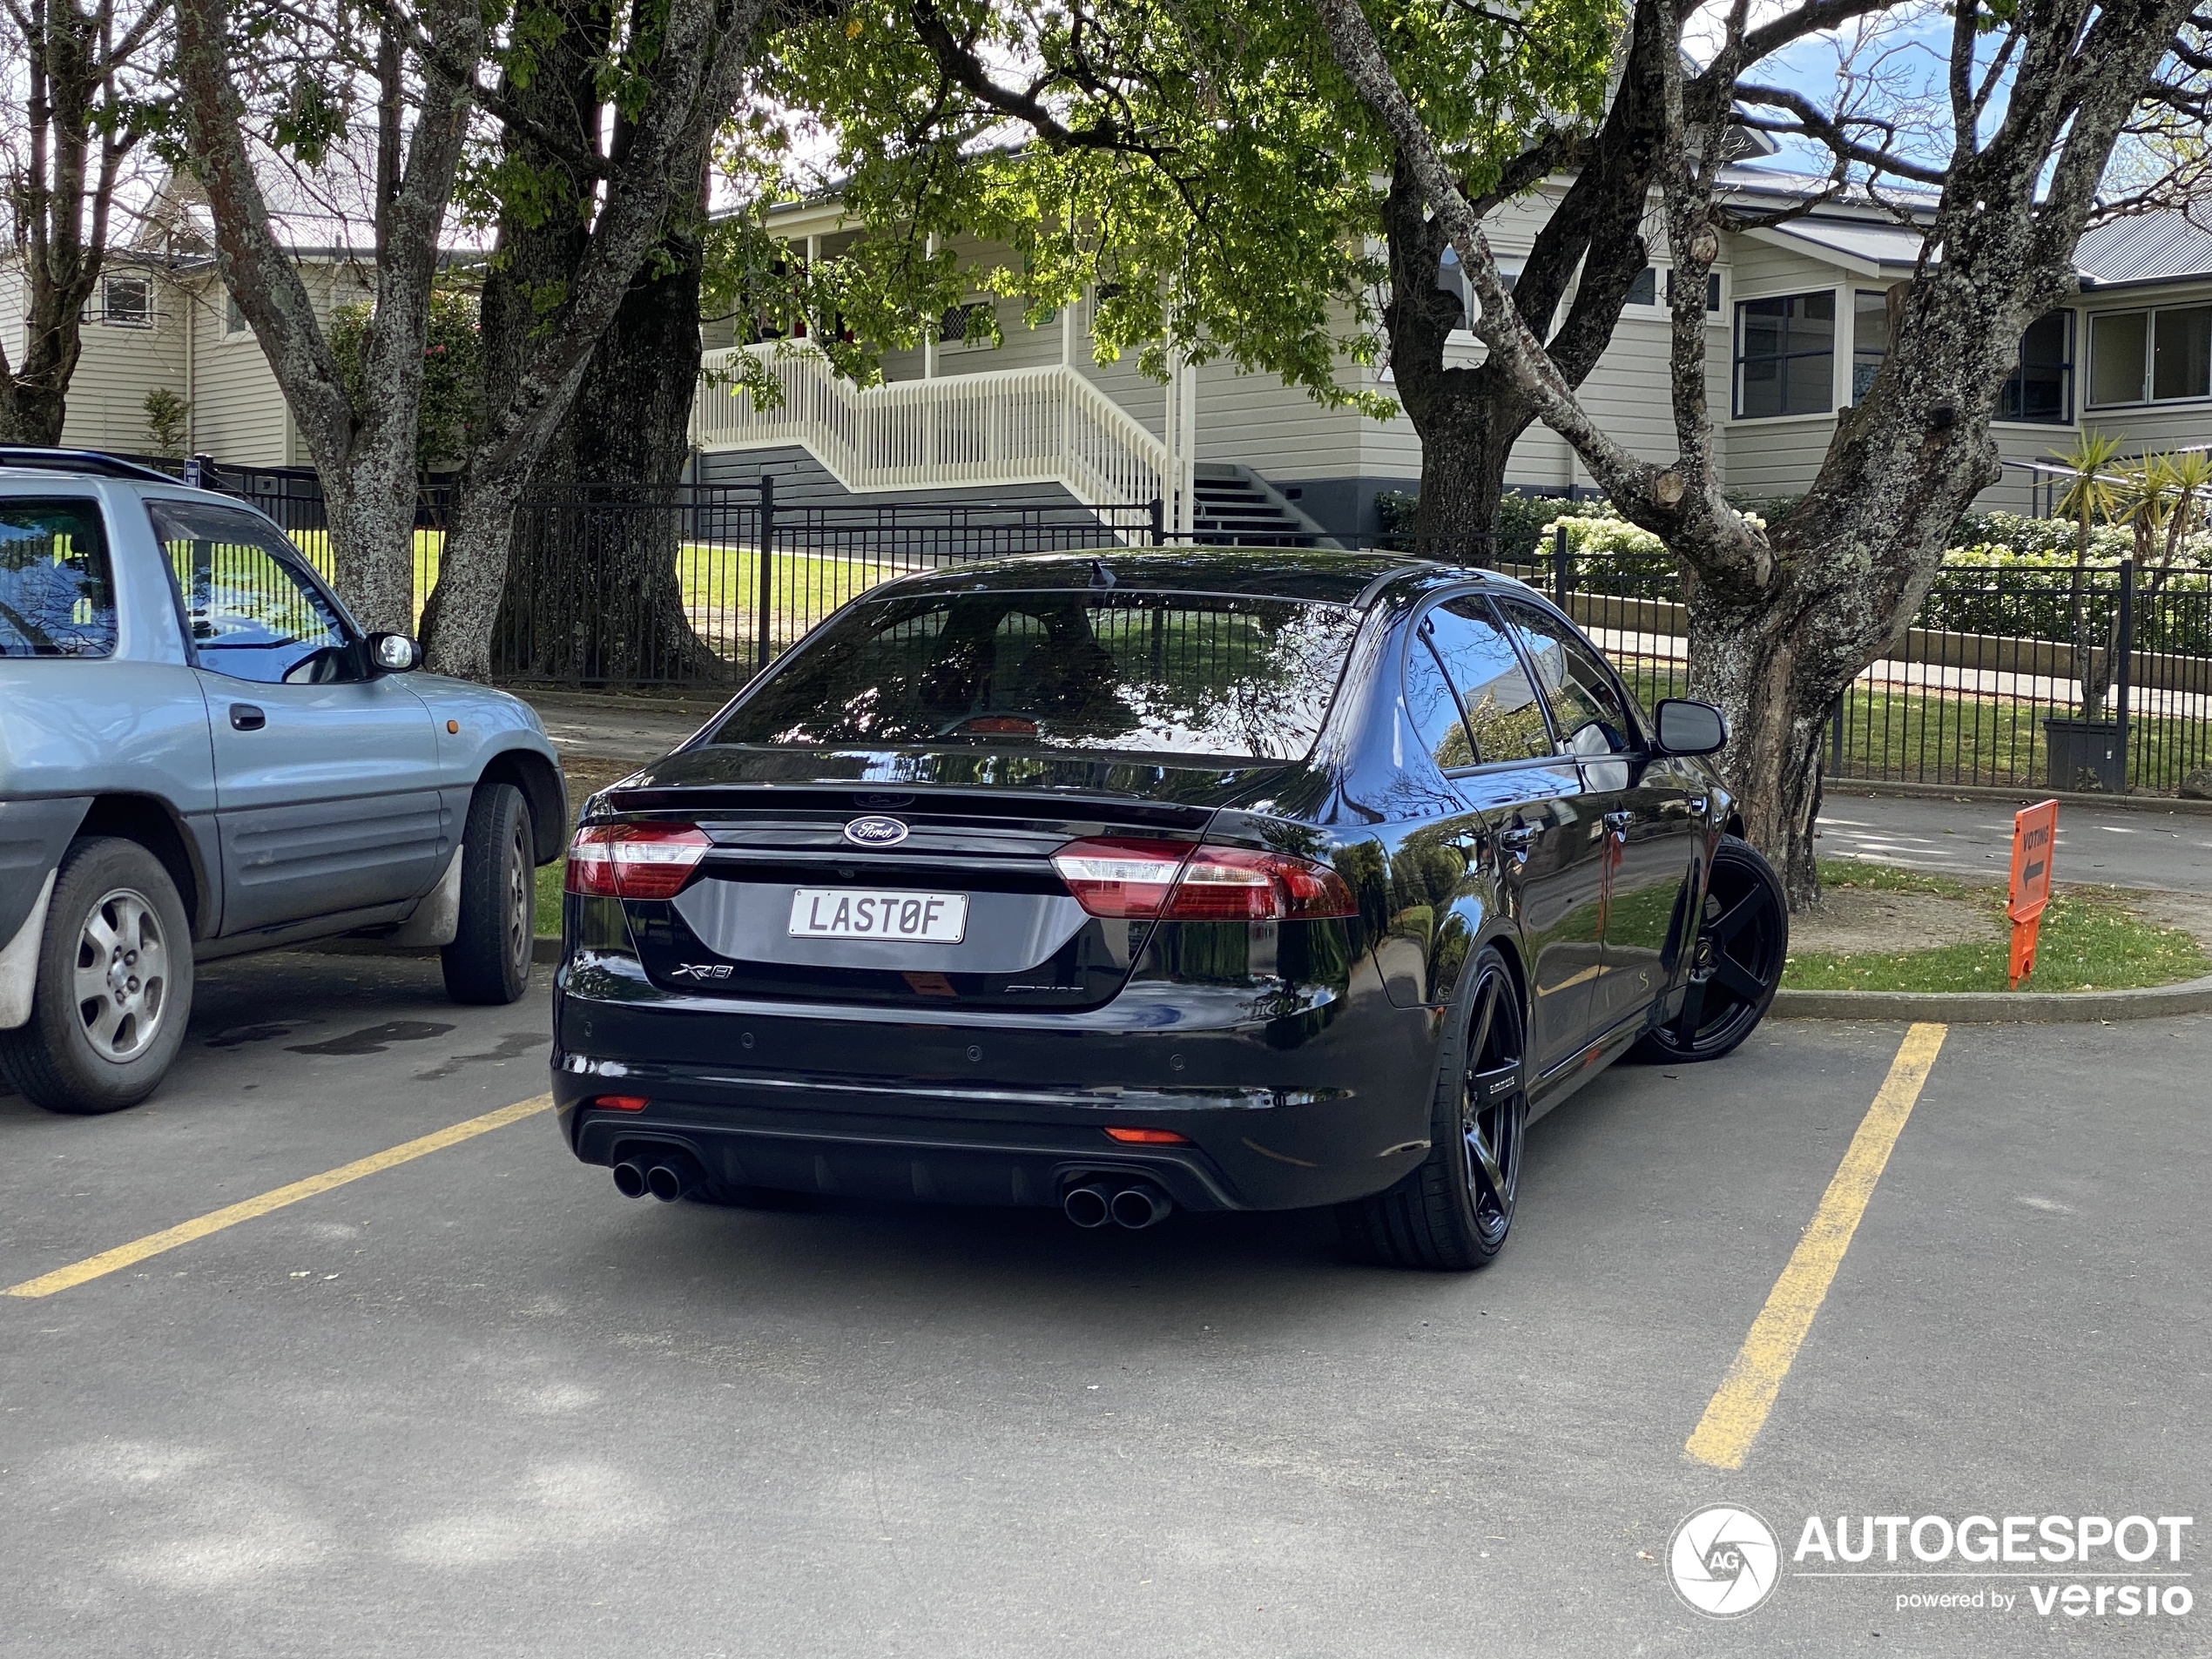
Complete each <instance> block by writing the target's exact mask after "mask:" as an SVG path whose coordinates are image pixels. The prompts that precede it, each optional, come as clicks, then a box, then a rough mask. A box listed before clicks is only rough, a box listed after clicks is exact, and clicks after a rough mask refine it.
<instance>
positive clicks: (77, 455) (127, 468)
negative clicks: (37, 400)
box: [0, 443, 179, 484]
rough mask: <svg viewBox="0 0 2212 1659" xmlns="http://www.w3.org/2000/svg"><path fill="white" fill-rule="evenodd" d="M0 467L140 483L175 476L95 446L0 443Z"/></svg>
mask: <svg viewBox="0 0 2212 1659" xmlns="http://www.w3.org/2000/svg"><path fill="white" fill-rule="evenodd" d="M0 467H24V468H36V469H38V470H40V471H43V472H84V473H90V474H91V475H93V476H94V477H97V478H136V479H138V480H139V481H140V482H145V483H156V484H173V483H176V482H179V480H178V479H176V478H175V477H173V476H172V475H170V474H168V473H165V472H157V471H155V470H154V469H152V467H141V466H140V465H138V462H135V461H123V460H118V458H117V457H116V456H114V455H102V454H101V453H100V452H99V451H98V450H97V449H41V448H33V447H32V446H30V445H29V444H15V443H10V444H0Z"/></svg>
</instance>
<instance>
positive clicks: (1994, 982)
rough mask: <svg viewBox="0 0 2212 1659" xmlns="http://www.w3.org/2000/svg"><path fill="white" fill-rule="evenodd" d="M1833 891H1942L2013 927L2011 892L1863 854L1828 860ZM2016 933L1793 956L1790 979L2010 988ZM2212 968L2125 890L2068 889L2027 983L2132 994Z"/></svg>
mask: <svg viewBox="0 0 2212 1659" xmlns="http://www.w3.org/2000/svg"><path fill="white" fill-rule="evenodd" d="M1820 883H1821V887H1822V888H1823V889H1824V890H1825V891H1838V890H1848V889H1851V888H1854V887H1857V888H1871V889H1874V890H1877V891H1881V892H1889V893H1932V894H1943V895H1945V896H1946V897H1949V898H1954V899H1958V900H1962V901H1963V902H1966V903H1970V904H1973V905H1975V906H1977V907H1979V908H1981V909H1983V910H1985V911H1986V912H1987V914H1988V915H1989V918H1990V922H1991V926H1992V927H1993V928H2002V927H2006V926H2007V925H2008V924H2006V921H2005V919H2004V918H2005V895H2004V894H2003V892H2002V890H2001V889H1999V888H1995V887H1968V886H1966V884H1965V883H1963V882H1959V881H1952V880H1947V879H1946V878H1945V877H1942V876H1933V875H1923V874H1921V873H1919V872H1917V871H1912V870H1898V869H1892V868H1888V867H1885V866H1882V865H1873V864H1861V863H1858V862H1857V861H1856V860H1842V859H1823V860H1821V863H1820ZM2008 964H2009V945H2008V942H2007V935H2005V934H1995V935H1993V937H1991V938H1989V939H1987V940H1986V941H1970V942H1968V943H1966V944H1960V945H1943V946H1939V947H1937V948H1934V949H1932V950H1908V951H1897V952H1887V953H1880V954H1875V953H1865V954H1835V953H1831V952H1816V951H1796V950H1793V951H1791V954H1790V959H1789V964H1788V966H1787V967H1786V968H1784V970H1783V974H1782V983H1783V984H1784V987H1786V988H1789V989H1791V990H1800V991H2001V990H2004V989H2006V968H2007V966H2008ZM2200 974H2212V959H2208V958H2207V957H2206V955H2205V954H2204V950H2203V948H2202V946H2200V945H2199V944H2198V943H2197V942H2196V941H2195V940H2194V939H2192V938H2190V937H2189V935H2188V934H2185V933H2181V932H2179V931H2177V930H2175V929H2174V928H2170V927H2156V926H2154V925H2153V924H2152V923H2150V922H2148V921H2143V920H2142V919H2141V917H2139V916H2137V915H2135V914H2134V913H2133V912H2132V911H2130V910H2129V909H2128V906H2127V903H2126V900H2125V898H2124V896H2123V895H2117V894H2102V893H2089V892H2081V891H2075V892H2072V893H2062V894H2058V895H2056V896H2055V897H2054V898H2053V899H2052V900H2051V904H2050V907H2049V908H2048V909H2047V910H2046V911H2045V912H2044V913H2043V927H2042V931H2041V933H2040V935H2039V937H2038V939H2037V941H2036V954H2035V972H2034V974H2033V976H2031V977H2030V978H2029V979H2028V980H2027V981H2024V982H2023V983H2022V985H2021V989H2023V990H2034V991H2125V990H2134V989H2136V988H2141V987H2143V986H2148V985H2171V984H2173V983H2175V981H2179V980H2186V979H2195V978H2196V977H2198V976H2199V975H2200Z"/></svg>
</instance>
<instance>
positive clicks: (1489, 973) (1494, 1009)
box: [1337, 945, 1528, 1270]
mask: <svg viewBox="0 0 2212 1659" xmlns="http://www.w3.org/2000/svg"><path fill="white" fill-rule="evenodd" d="M1467 976H1468V980H1469V981H1471V991H1470V995H1469V997H1468V1001H1467V1004H1465V1006H1466V1007H1467V1008H1468V1010H1469V1013H1468V1016H1467V1025H1466V1026H1465V1027H1464V1028H1462V1030H1461V1032H1460V1035H1459V1036H1458V1037H1457V1038H1456V1039H1454V1040H1453V1041H1452V1042H1448V1043H1447V1045H1446V1047H1447V1053H1446V1054H1445V1055H1444V1056H1443V1061H1442V1063H1441V1065H1440V1067H1439V1073H1438V1077H1437V1082H1436V1091H1435V1098H1434V1103H1433V1119H1432V1123H1433V1131H1432V1137H1431V1139H1430V1142H1429V1143H1428V1151H1427V1156H1426V1157H1424V1158H1423V1159H1422V1161H1421V1163H1420V1166H1419V1167H1418V1168H1416V1169H1415V1170H1413V1172H1412V1173H1411V1174H1409V1175H1407V1176H1406V1177H1405V1178H1404V1179H1403V1180H1401V1181H1399V1183H1398V1184H1397V1185H1395V1186H1393V1187H1392V1188H1390V1189H1389V1190H1386V1191H1383V1192H1379V1193H1377V1194H1375V1195H1374V1196H1373V1197H1368V1198H1360V1199H1356V1200H1354V1201H1353V1202H1352V1203H1350V1204H1342V1205H1339V1207H1338V1210H1337V1220H1338V1224H1339V1228H1340V1229H1341V1231H1343V1234H1344V1238H1345V1244H1346V1245H1347V1246H1348V1247H1349V1248H1350V1249H1351V1251H1352V1253H1353V1254H1354V1255H1356V1256H1359V1257H1360V1258H1364V1259H1366V1260H1368V1261H1374V1262H1382V1263H1385V1264H1389V1265H1392V1266H1396V1267H1426V1268H1441V1269H1446V1270H1465V1269H1467V1268H1471V1267H1480V1266H1482V1265H1483V1264H1486V1263H1487V1262H1488V1261H1490V1260H1491V1259H1492V1258H1494V1257H1495V1256H1496V1255H1497V1253H1498V1252H1499V1251H1500V1250H1501V1249H1502V1248H1503V1247H1504V1245H1505V1242H1506V1234H1507V1231H1508V1230H1509V1229H1510V1228H1511V1227H1512V1225H1513V1217H1514V1209H1515V1207H1516V1205H1517V1204H1518V1202H1519V1198H1520V1195H1521V1154H1522V1150H1523V1148H1524V1145H1525V1143H1526V1142H1527V1130H1528V1089H1527V1068H1526V1064H1525V1062H1526V1057H1527V1050H1526V1047H1525V1038H1526V1034H1527V1019H1526V1016H1525V1014H1524V1011H1523V1009H1522V1006H1521V985H1520V981H1518V980H1517V979H1516V978H1515V977H1514V972H1513V968H1512V966H1511V965H1510V964H1509V963H1508V962H1507V961H1506V959H1505V957H1504V955H1503V954H1501V953H1500V951H1499V950H1498V948H1497V947H1496V946H1494V945H1486V946H1484V947H1483V948H1482V949H1481V950H1480V951H1479V952H1477V953H1476V954H1475V957H1474V961H1472V962H1470V963H1469V964H1468V965H1467Z"/></svg>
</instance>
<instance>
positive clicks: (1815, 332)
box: [1736, 290, 1836, 420]
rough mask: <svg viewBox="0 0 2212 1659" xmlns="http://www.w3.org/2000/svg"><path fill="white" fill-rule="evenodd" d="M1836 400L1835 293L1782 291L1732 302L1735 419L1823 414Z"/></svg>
mask: <svg viewBox="0 0 2212 1659" xmlns="http://www.w3.org/2000/svg"><path fill="white" fill-rule="evenodd" d="M1835 401H1836V296H1835V294H1834V293H1832V292H1830V291H1826V290H1824V291H1823V292H1821V293H1792V294H1784V295H1782V296H1780V297H1778V298H1776V299H1772V300H1742V301H1739V302H1738V304H1737V307H1736V414H1737V418H1738V419H1740V420H1762V419H1765V418H1768V417H1770V416H1773V415H1822V414H1825V413H1826V412H1827V411H1828V410H1829V409H1830V408H1833V407H1834V405H1835Z"/></svg>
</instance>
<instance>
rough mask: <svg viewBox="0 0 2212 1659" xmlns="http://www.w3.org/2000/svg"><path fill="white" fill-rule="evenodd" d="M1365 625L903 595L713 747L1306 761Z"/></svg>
mask: <svg viewBox="0 0 2212 1659" xmlns="http://www.w3.org/2000/svg"><path fill="white" fill-rule="evenodd" d="M1358 626H1359V617H1358V616H1357V614H1356V613H1354V612H1352V611H1351V610H1347V609H1345V608H1344V607H1343V606H1340V605H1330V604H1308V603H1305V602H1302V601H1298V600H1291V599H1257V598H1248V597H1243V596H1239V595H1231V594H1193V593H1136V592H1123V591H1118V590H1083V591H1079V592H1073V593H1071V592H1069V591H1067V590H1058V591H1055V592H1045V593H1003V592H1001V593H990V592H980V593H950V594H948V593H933V594H927V595H915V596H913V597H904V598H886V599H882V600H877V601H874V602H871V603H864V604H860V605H856V606H855V607H854V608H853V610H851V611H850V612H848V613H847V614H846V615H845V616H844V617H840V618H839V619H838V620H836V621H835V622H833V623H832V624H830V625H829V626H828V627H826V628H825V629H824V630H823V631H822V632H821V633H820V634H819V635H818V636H816V637H814V638H813V639H812V640H810V641H808V642H807V644H806V645H805V646H804V647H803V648H801V650H800V651H799V653H798V655H797V656H795V657H794V658H792V660H790V661H789V662H787V663H786V664H784V665H783V666H782V668H781V669H780V670H779V671H778V672H777V673H776V674H775V675H774V676H773V677H772V678H771V679H770V680H769V681H768V683H767V684H766V685H763V686H762V687H761V688H760V689H759V691H755V692H753V693H752V695H751V696H750V697H748V698H745V701H744V702H742V703H740V704H739V705H738V706H737V707H736V708H735V709H733V710H732V711H731V712H730V717H729V718H727V719H726V720H725V721H724V722H723V723H722V725H721V726H720V727H719V728H718V730H717V731H716V732H715V734H714V738H713V741H715V742H717V743H775V744H819V745H830V746H837V747H844V746H851V745H868V746H877V745H886V744H930V745H940V744H963V745H965V744H972V745H978V746H983V745H1013V746H1019V747H1030V748H1036V747H1043V748H1050V749H1076V750H1092V749H1098V750H1119V751H1123V752H1135V753H1139V754H1175V755H1205V756H1210V757H1218V758H1221V759H1252V760H1296V759H1302V758H1304V757H1305V754H1306V753H1307V752H1309V751H1311V750H1312V747H1313V743H1314V739H1315V738H1317V737H1318V736H1319V735H1320V731H1321V722H1322V721H1323V719H1324V718H1325V717H1326V716H1327V714H1328V711H1329V704H1330V702H1331V700H1332V698H1334V697H1335V696H1336V691H1337V682H1338V680H1339V678H1341V676H1342V674H1343V672H1344V663H1345V655H1346V653H1348V652H1349V651H1350V650H1351V648H1352V635H1353V633H1354V632H1355V631H1356V630H1357V628H1358Z"/></svg>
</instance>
